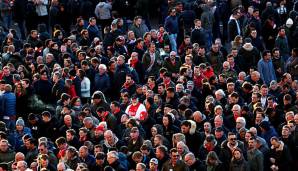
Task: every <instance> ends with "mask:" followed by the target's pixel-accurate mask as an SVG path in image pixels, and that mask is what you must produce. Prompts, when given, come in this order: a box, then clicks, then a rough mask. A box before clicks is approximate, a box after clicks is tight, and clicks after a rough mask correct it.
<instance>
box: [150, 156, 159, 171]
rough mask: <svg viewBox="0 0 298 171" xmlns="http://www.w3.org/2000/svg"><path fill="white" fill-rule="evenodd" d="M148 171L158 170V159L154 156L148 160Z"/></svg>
mask: <svg viewBox="0 0 298 171" xmlns="http://www.w3.org/2000/svg"><path fill="white" fill-rule="evenodd" d="M149 170H150V171H158V160H157V159H156V158H151V160H150V162H149Z"/></svg>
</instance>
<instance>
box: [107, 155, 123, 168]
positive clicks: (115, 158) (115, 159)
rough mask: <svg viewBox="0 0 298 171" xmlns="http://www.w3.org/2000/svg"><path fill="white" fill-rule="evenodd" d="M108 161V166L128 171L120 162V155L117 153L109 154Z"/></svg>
mask: <svg viewBox="0 0 298 171" xmlns="http://www.w3.org/2000/svg"><path fill="white" fill-rule="evenodd" d="M107 161H108V164H109V165H110V166H111V167H112V168H113V169H114V170H119V171H127V168H125V167H124V166H123V165H122V164H121V163H120V161H119V153H118V152H116V151H110V152H108V153H107Z"/></svg>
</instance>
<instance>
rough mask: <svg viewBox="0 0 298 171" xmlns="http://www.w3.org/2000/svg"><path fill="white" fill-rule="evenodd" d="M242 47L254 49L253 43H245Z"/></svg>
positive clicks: (248, 49) (249, 49)
mask: <svg viewBox="0 0 298 171" xmlns="http://www.w3.org/2000/svg"><path fill="white" fill-rule="evenodd" d="M242 47H243V48H244V49H245V50H247V51H252V50H253V48H254V47H253V45H252V44H251V43H245V44H244V45H243V46H242Z"/></svg>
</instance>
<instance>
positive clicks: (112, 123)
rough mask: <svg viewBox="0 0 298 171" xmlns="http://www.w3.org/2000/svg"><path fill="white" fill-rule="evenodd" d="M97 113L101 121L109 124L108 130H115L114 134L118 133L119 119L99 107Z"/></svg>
mask: <svg viewBox="0 0 298 171" xmlns="http://www.w3.org/2000/svg"><path fill="white" fill-rule="evenodd" d="M96 113H97V115H98V116H99V120H100V121H102V122H103V121H104V122H106V123H107V127H108V129H111V130H113V132H115V131H118V125H117V119H116V117H115V116H114V115H112V114H111V113H110V112H109V111H108V110H106V109H105V108H103V107H99V108H97V110H96Z"/></svg>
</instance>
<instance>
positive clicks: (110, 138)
mask: <svg viewBox="0 0 298 171" xmlns="http://www.w3.org/2000/svg"><path fill="white" fill-rule="evenodd" d="M122 145H123V142H122V141H121V140H119V139H118V138H117V136H116V135H115V134H114V133H113V132H112V131H111V130H107V131H105V132H104V141H103V151H104V152H108V151H110V149H112V148H117V149H120V147H121V146H122Z"/></svg>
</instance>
